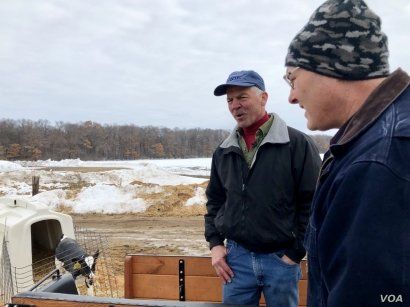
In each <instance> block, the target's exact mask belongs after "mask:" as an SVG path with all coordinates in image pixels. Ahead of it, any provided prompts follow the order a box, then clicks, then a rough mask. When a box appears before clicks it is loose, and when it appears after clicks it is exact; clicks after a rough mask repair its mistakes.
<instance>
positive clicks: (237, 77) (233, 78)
mask: <svg viewBox="0 0 410 307" xmlns="http://www.w3.org/2000/svg"><path fill="white" fill-rule="evenodd" d="M241 78H242V77H241V76H232V77H230V78H229V79H228V82H229V81H233V80H238V79H241Z"/></svg>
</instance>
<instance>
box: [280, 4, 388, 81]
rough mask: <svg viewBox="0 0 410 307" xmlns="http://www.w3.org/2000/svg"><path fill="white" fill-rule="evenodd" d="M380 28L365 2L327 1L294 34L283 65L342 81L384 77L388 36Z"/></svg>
mask: <svg viewBox="0 0 410 307" xmlns="http://www.w3.org/2000/svg"><path fill="white" fill-rule="evenodd" d="M380 26H381V21H380V18H379V16H377V15H376V14H375V13H373V12H372V11H371V10H370V9H369V8H368V7H367V5H366V3H365V2H364V1H362V0H328V1H326V2H325V3H323V4H322V5H321V6H320V7H319V8H318V9H317V10H316V11H315V12H314V13H313V15H312V16H311V17H310V19H309V22H308V23H307V24H306V25H305V26H304V27H303V29H302V30H301V31H299V33H298V34H296V36H295V38H294V39H293V41H292V43H291V44H290V46H289V49H288V54H287V56H286V66H293V67H302V68H304V69H306V70H309V71H312V72H315V73H318V74H322V75H325V76H329V77H334V78H339V79H345V80H364V79H372V78H378V77H384V76H387V75H388V74H389V62H388V57H389V51H388V48H387V36H386V35H385V34H384V33H383V32H381V28H380Z"/></svg>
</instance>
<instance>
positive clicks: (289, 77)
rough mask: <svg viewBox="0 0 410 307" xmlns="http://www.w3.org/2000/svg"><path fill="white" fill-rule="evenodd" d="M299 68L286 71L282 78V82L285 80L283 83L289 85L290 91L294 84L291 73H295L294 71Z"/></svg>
mask: <svg viewBox="0 0 410 307" xmlns="http://www.w3.org/2000/svg"><path fill="white" fill-rule="evenodd" d="M299 68H300V67H296V68H295V69H293V70H289V71H287V72H286V74H285V75H284V76H283V80H285V82H286V83H287V84H289V86H290V87H291V88H292V89H294V88H295V84H294V82H293V81H294V80H295V79H294V78H292V75H293V73H294V72H295V71H297V70H298V69H299Z"/></svg>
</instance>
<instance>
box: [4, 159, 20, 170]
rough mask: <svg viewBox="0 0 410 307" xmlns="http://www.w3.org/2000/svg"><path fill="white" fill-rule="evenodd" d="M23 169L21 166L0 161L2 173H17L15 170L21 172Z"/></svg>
mask: <svg viewBox="0 0 410 307" xmlns="http://www.w3.org/2000/svg"><path fill="white" fill-rule="evenodd" d="M22 168H23V167H22V166H21V165H20V164H17V163H13V162H9V161H3V160H0V172H9V171H15V170H20V169H22Z"/></svg>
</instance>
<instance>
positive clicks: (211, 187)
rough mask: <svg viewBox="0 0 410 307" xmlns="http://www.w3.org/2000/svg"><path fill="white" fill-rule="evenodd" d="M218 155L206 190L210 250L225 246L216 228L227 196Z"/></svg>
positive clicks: (206, 220)
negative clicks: (219, 170)
mask: <svg viewBox="0 0 410 307" xmlns="http://www.w3.org/2000/svg"><path fill="white" fill-rule="evenodd" d="M216 160H217V158H216V153H214V154H213V157H212V166H211V177H210V180H209V183H208V187H207V188H206V196H207V199H208V201H207V203H206V210H207V213H206V214H205V239H206V240H207V241H208V242H209V248H210V249H212V247H214V246H216V245H223V244H224V243H223V241H224V239H225V238H224V237H223V235H222V234H221V233H220V232H219V231H218V230H217V229H216V227H215V221H214V220H215V217H216V215H217V213H218V211H219V210H220V208H221V207H222V206H223V205H224V203H225V199H226V194H225V189H224V187H223V185H222V183H221V180H220V178H219V175H218V171H217V167H216Z"/></svg>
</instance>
